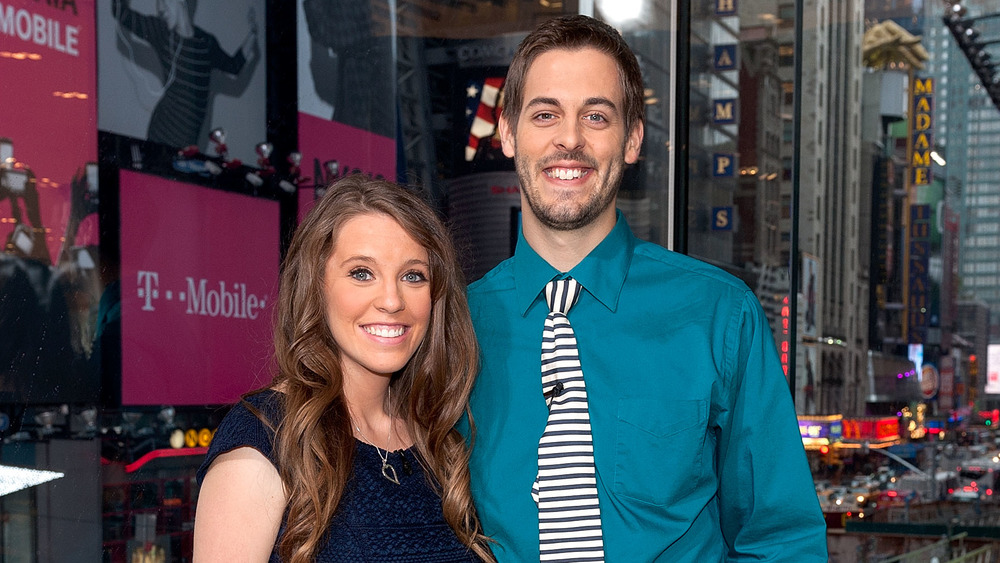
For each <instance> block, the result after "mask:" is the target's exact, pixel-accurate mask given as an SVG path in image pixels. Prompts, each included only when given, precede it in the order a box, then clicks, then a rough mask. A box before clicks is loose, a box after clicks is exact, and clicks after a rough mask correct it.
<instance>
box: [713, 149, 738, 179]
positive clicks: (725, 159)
mask: <svg viewBox="0 0 1000 563" xmlns="http://www.w3.org/2000/svg"><path fill="white" fill-rule="evenodd" d="M734 161H735V158H734V155H733V154H730V153H718V152H717V153H715V154H713V155H712V176H715V177H716V178H732V177H733V171H734V170H735V163H734Z"/></svg>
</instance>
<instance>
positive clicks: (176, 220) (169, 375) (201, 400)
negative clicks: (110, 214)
mask: <svg viewBox="0 0 1000 563" xmlns="http://www.w3.org/2000/svg"><path fill="white" fill-rule="evenodd" d="M120 194H121V256H122V263H121V276H122V277H121V287H122V403H123V404H125V405H153V404H155V405H159V404H171V405H202V404H221V403H229V402H233V401H235V400H236V399H238V398H239V396H240V395H241V394H242V393H244V392H246V391H248V390H250V389H252V388H254V387H258V386H260V385H263V384H264V383H266V382H267V381H269V379H270V375H269V373H268V370H267V366H268V365H269V361H270V358H271V352H272V349H273V348H272V343H271V333H272V315H271V311H272V310H273V304H274V300H275V299H276V296H277V286H278V263H279V259H280V258H279V237H280V228H279V223H280V221H279V209H278V203H277V202H275V201H272V200H267V199H260V198H255V197H250V196H246V195H241V194H235V193H230V192H223V191H219V190H213V189H209V188H204V187H199V186H194V185H190V184H184V183H180V182H174V181H170V180H165V179H162V178H158V177H154V176H146V175H142V174H136V173H133V172H128V171H122V173H121V182H120Z"/></svg>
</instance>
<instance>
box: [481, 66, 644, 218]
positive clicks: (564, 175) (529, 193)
mask: <svg viewBox="0 0 1000 563" xmlns="http://www.w3.org/2000/svg"><path fill="white" fill-rule="evenodd" d="M523 99H524V105H523V106H522V107H521V113H520V118H519V119H518V122H517V126H516V130H512V129H511V124H510V123H509V122H508V121H507V120H506V119H505V118H504V117H503V116H502V115H501V118H500V122H499V124H498V125H499V130H500V138H501V141H502V142H503V151H504V154H506V155H507V156H509V157H513V158H514V163H515V165H516V167H517V175H518V180H519V181H520V184H521V198H522V203H526V204H527V206H526V209H522V211H523V212H524V213H526V214H530V215H531V216H534V217H535V218H536V219H537V220H538V221H539V222H540V223H541V224H543V225H545V226H546V227H549V228H551V229H555V230H560V231H569V230H575V229H579V228H582V227H585V226H587V225H590V224H591V223H594V222H595V221H597V220H598V219H602V220H606V221H607V220H610V221H611V222H612V224H613V221H614V214H615V207H614V202H615V196H616V195H617V193H618V187H619V185H620V183H621V178H622V171H623V168H624V166H625V163H628V164H632V163H634V162H635V161H636V160H637V159H638V158H639V148H640V146H641V144H642V125H641V124H638V125H636V127H635V128H634V129H633V131H631V132H626V131H625V119H624V114H623V108H622V104H623V102H624V93H623V92H622V87H621V84H620V83H619V80H618V67H617V65H616V64H615V61H614V59H612V58H611V57H610V56H608V55H606V54H604V53H602V52H600V51H598V50H596V49H592V48H584V49H579V50H572V51H571V50H567V49H555V50H552V51H548V52H546V53H543V54H541V55H539V56H538V57H537V58H536V59H535V61H534V62H533V63H531V66H530V67H529V68H528V72H527V73H526V75H525V81H524V97H523ZM609 216H610V218H609ZM526 219H527V217H526Z"/></svg>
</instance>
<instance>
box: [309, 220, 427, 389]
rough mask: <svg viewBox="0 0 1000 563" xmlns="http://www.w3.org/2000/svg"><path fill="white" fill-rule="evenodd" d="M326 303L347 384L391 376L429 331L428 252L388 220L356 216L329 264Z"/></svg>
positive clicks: (347, 225)
mask: <svg viewBox="0 0 1000 563" xmlns="http://www.w3.org/2000/svg"><path fill="white" fill-rule="evenodd" d="M324 297H325V299H326V318H327V323H328V324H329V326H330V332H331V333H332V334H333V338H334V340H335V341H336V342H337V346H339V347H340V350H341V361H342V362H343V366H342V367H343V369H344V376H345V378H347V377H368V376H371V375H377V376H391V375H392V374H393V373H395V372H397V371H399V370H400V369H402V368H403V366H405V365H406V363H407V362H408V361H409V360H410V358H411V357H412V356H413V353H414V352H415V351H416V350H417V347H418V346H420V342H421V341H422V340H423V339H424V335H425V334H426V333H427V325H428V324H429V322H430V316H431V281H430V263H429V261H428V256H427V250H426V249H424V247H422V246H421V245H420V244H418V243H417V242H416V241H415V240H413V238H412V237H411V236H410V235H409V234H408V233H407V232H406V231H405V230H403V227H401V226H400V225H399V223H397V222H396V221H395V220H394V219H392V218H390V217H389V216H387V215H381V214H366V215H359V216H357V217H353V218H351V219H350V220H348V221H347V222H346V223H344V225H343V226H342V228H341V229H340V233H339V235H338V236H337V238H336V240H335V241H334V244H333V252H332V253H331V254H330V257H329V259H327V262H326V270H325V275H324Z"/></svg>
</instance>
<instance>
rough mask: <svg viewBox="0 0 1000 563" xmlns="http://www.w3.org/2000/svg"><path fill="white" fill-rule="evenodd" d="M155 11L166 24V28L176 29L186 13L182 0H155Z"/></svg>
mask: <svg viewBox="0 0 1000 563" xmlns="http://www.w3.org/2000/svg"><path fill="white" fill-rule="evenodd" d="M156 12H157V13H158V14H159V16H160V18H162V19H163V21H164V22H166V24H167V29H177V25H178V24H179V23H180V22H181V18H184V17H185V16H186V14H187V6H186V5H185V4H184V2H183V0H156Z"/></svg>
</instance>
